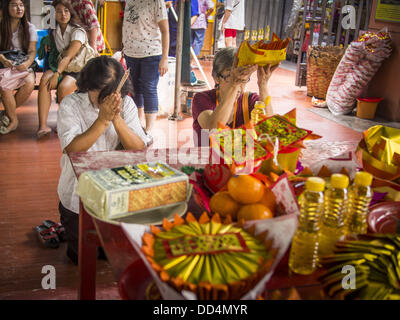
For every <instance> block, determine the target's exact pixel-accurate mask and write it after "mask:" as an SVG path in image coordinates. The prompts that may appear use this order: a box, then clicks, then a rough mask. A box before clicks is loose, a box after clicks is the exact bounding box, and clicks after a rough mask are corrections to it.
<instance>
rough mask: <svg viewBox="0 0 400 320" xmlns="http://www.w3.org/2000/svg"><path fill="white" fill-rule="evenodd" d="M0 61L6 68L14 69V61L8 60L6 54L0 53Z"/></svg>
mask: <svg viewBox="0 0 400 320" xmlns="http://www.w3.org/2000/svg"><path fill="white" fill-rule="evenodd" d="M0 62H1V63H2V64H3V66H4V68H10V69H13V68H14V65H13V63H12V61H10V60H8V59H7V58H6V57H5V56H3V55H0Z"/></svg>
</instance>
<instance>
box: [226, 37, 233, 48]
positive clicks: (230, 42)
mask: <svg viewBox="0 0 400 320" xmlns="http://www.w3.org/2000/svg"><path fill="white" fill-rule="evenodd" d="M225 46H226V47H232V37H225Z"/></svg>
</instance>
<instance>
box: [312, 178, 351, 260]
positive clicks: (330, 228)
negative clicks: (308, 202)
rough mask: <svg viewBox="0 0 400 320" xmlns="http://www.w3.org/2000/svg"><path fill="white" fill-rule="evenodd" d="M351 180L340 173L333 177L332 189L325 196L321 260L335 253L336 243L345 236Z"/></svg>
mask: <svg viewBox="0 0 400 320" xmlns="http://www.w3.org/2000/svg"><path fill="white" fill-rule="evenodd" d="M348 185H349V178H348V177H347V176H346V175H344V174H340V173H335V174H333V175H331V181H330V187H329V189H328V190H327V191H325V195H324V213H323V214H322V217H321V226H320V229H319V247H318V256H319V258H321V257H323V256H326V255H329V254H331V253H332V252H333V249H334V247H335V243H336V242H337V241H339V240H340V239H341V238H342V237H343V236H344V214H345V210H346V205H347V187H348Z"/></svg>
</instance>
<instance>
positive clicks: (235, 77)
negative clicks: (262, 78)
mask: <svg viewBox="0 0 400 320" xmlns="http://www.w3.org/2000/svg"><path fill="white" fill-rule="evenodd" d="M234 65H235V64H234ZM256 70H257V66H256V65H253V66H242V67H232V69H231V72H230V76H229V82H230V83H231V85H241V84H245V83H247V82H248V81H249V79H250V77H251V75H252V73H253V72H254V71H256Z"/></svg>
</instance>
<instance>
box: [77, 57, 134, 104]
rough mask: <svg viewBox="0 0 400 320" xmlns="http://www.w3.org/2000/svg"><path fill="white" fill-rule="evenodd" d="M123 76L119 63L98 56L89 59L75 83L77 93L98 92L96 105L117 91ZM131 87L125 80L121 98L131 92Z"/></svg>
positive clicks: (123, 72)
mask: <svg viewBox="0 0 400 320" xmlns="http://www.w3.org/2000/svg"><path fill="white" fill-rule="evenodd" d="M124 74H125V70H124V68H123V67H122V65H121V63H120V62H119V61H117V60H115V59H114V58H111V57H109V56H100V57H96V58H93V59H91V60H90V61H89V62H88V63H87V64H86V66H85V67H84V68H83V69H82V70H81V72H80V73H79V75H78V80H77V81H76V86H77V87H78V92H81V93H83V92H89V91H93V90H100V93H99V98H98V103H101V102H102V101H103V100H104V98H106V97H107V96H109V95H110V94H112V93H113V92H115V91H116V90H117V87H118V84H119V82H120V81H121V79H122V77H123V76H124ZM131 88H132V86H131V83H130V81H129V78H128V80H126V82H125V84H124V86H123V87H122V89H121V96H122V98H124V97H125V96H126V95H128V94H129V93H131V92H132V90H131Z"/></svg>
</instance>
